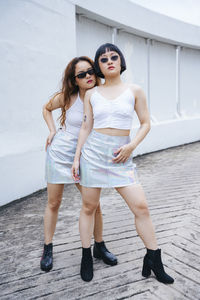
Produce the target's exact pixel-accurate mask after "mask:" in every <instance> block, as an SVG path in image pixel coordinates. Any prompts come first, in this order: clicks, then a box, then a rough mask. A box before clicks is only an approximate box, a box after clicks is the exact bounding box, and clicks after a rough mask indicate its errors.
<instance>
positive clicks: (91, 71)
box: [74, 69, 94, 79]
mask: <svg viewBox="0 0 200 300" xmlns="http://www.w3.org/2000/svg"><path fill="white" fill-rule="evenodd" d="M87 74H89V75H93V74H94V69H89V70H87V71H85V72H82V73H79V74H78V75H76V76H74V77H78V78H79V79H82V78H85V77H86V75H87Z"/></svg>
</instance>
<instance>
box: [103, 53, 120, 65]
mask: <svg viewBox="0 0 200 300" xmlns="http://www.w3.org/2000/svg"><path fill="white" fill-rule="evenodd" d="M118 57H119V56H118V55H112V56H111V57H110V59H111V60H112V61H116V60H118ZM100 62H102V63H103V64H104V63H107V62H108V58H107V57H102V58H100Z"/></svg>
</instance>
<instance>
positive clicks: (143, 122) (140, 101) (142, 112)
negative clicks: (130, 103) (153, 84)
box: [113, 85, 151, 163]
mask: <svg viewBox="0 0 200 300" xmlns="http://www.w3.org/2000/svg"><path fill="white" fill-rule="evenodd" d="M131 89H132V90H133V91H134V94H135V111H136V114H137V116H138V119H139V121H140V128H139V129H138V131H137V133H136V136H135V137H134V138H133V140H132V141H131V142H130V143H129V144H127V145H124V146H122V147H121V148H120V149H118V151H117V152H116V153H118V155H117V157H116V158H114V159H113V162H116V163H119V162H126V161H127V160H128V158H129V157H130V155H131V153H132V151H133V150H134V149H135V148H136V147H137V146H138V145H139V144H140V143H141V141H142V140H143V139H144V138H145V136H146V135H147V133H148V132H149V130H150V128H151V125H150V117H149V112H148V108H147V102H146V96H145V93H144V92H143V90H142V89H141V87H139V86H136V85H134V86H131Z"/></svg>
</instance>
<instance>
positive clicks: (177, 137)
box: [131, 116, 200, 156]
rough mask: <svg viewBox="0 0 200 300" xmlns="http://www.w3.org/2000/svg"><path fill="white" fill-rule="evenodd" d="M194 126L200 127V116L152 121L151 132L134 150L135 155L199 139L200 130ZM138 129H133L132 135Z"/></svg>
mask: <svg viewBox="0 0 200 300" xmlns="http://www.w3.org/2000/svg"><path fill="white" fill-rule="evenodd" d="M194 128H200V116H199V117H194V118H187V119H186V118H184V119H181V118H180V119H176V120H169V121H165V122H159V123H152V125H151V130H150V132H149V134H148V135H147V137H146V138H145V139H144V141H142V143H141V144H140V145H139V146H138V147H137V149H136V150H135V151H134V156H137V155H140V154H144V153H150V152H154V151H158V150H162V149H166V148H170V147H175V146H179V145H183V144H188V143H192V142H196V141H199V140H200V131H197V130H194ZM137 129H138V128H137V127H136V128H134V129H133V131H132V134H131V135H132V137H134V134H135V133H136V131H137Z"/></svg>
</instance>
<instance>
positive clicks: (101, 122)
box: [90, 87, 135, 129]
mask: <svg viewBox="0 0 200 300" xmlns="http://www.w3.org/2000/svg"><path fill="white" fill-rule="evenodd" d="M90 103H91V105H92V108H93V118H94V126H93V127H94V128H108V127H110V128H117V129H131V127H132V121H133V114H134V104H135V97H134V95H133V92H132V91H131V89H130V88H127V89H126V90H125V91H124V92H122V93H121V94H120V95H119V96H118V97H117V98H115V99H113V100H109V99H106V98H105V97H104V96H102V95H101V94H100V93H99V92H98V90H97V87H96V88H95V91H94V93H93V94H92V95H91V98H90Z"/></svg>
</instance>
